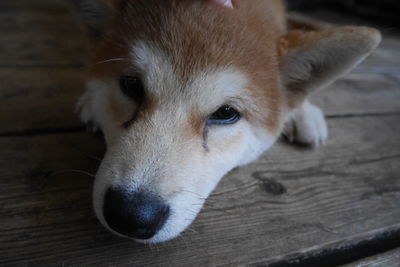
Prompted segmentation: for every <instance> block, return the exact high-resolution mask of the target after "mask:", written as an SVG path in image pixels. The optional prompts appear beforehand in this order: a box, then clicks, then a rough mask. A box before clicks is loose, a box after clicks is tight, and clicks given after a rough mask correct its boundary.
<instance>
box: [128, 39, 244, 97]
mask: <svg viewBox="0 0 400 267" xmlns="http://www.w3.org/2000/svg"><path fill="white" fill-rule="evenodd" d="M131 57H132V62H133V65H134V69H136V70H138V71H139V72H140V75H142V77H143V78H144V80H145V83H146V84H147V88H146V90H148V91H149V93H150V94H152V95H154V96H157V97H159V98H170V97H172V98H174V97H180V98H182V97H183V98H184V99H183V100H185V102H188V103H190V102H193V101H191V100H195V101H196V102H203V103H207V104H210V105H217V104H221V103H220V102H223V101H228V100H229V99H232V98H239V97H241V96H243V95H244V94H245V93H246V86H247V85H248V83H249V79H248V77H247V76H246V74H245V73H244V72H242V71H240V70H239V69H238V68H236V67H234V66H232V65H226V66H219V67H216V66H203V68H201V69H196V70H192V71H191V70H190V68H191V66H190V65H189V66H187V70H186V71H187V73H186V74H185V76H183V75H182V73H179V72H177V68H176V65H175V64H174V62H172V61H171V59H170V57H168V55H167V53H166V52H165V51H163V50H162V49H161V48H159V47H157V46H156V45H155V44H151V43H148V42H145V41H137V42H136V43H135V44H134V45H133V46H132V49H131ZM214 100H215V101H216V102H217V103H213V101H214Z"/></svg>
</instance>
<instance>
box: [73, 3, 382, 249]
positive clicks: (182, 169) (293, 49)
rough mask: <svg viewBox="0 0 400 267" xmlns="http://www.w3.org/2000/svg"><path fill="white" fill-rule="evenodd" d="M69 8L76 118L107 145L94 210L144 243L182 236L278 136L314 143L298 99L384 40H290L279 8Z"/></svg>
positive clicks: (359, 35) (357, 32)
mask: <svg viewBox="0 0 400 267" xmlns="http://www.w3.org/2000/svg"><path fill="white" fill-rule="evenodd" d="M71 1H75V2H76V4H77V5H78V6H80V10H81V14H82V17H83V21H84V22H85V23H86V25H87V26H88V29H89V34H90V35H91V51H92V52H93V56H92V57H91V63H90V65H89V72H88V80H87V89H86V92H85V93H84V95H83V96H82V97H81V99H80V101H79V103H78V107H79V110H80V114H81V119H82V121H83V122H85V123H92V124H93V125H94V126H95V127H98V128H99V129H101V131H102V132H103V133H104V136H105V139H106V143H107V152H106V155H105V157H104V159H103V161H102V164H101V166H100V168H99V170H98V173H97V175H96V179H95V183H94V191H93V203H94V209H95V212H96V215H97V217H98V219H99V220H100V222H101V223H102V224H103V225H104V226H105V227H106V228H108V229H109V230H110V231H112V232H113V233H115V234H118V235H120V236H124V237H129V238H132V239H134V240H137V241H139V242H145V243H156V242H162V241H166V240H169V239H172V238H174V237H176V236H177V235H179V234H180V233H181V232H182V231H184V230H185V228H187V227H188V225H189V224H190V223H191V222H192V221H193V220H194V219H195V217H196V215H197V213H198V212H199V211H200V209H201V207H202V205H203V203H204V201H205V199H206V198H207V196H208V195H209V194H210V193H211V192H212V191H213V189H214V188H215V187H216V185H217V183H218V182H219V180H220V179H221V178H222V177H223V176H224V175H225V174H226V173H227V172H228V171H230V170H232V169H233V168H235V167H238V166H242V165H245V164H248V163H249V162H251V161H253V160H255V159H257V157H258V156H260V154H261V153H263V152H264V151H265V150H267V149H268V148H269V147H270V146H271V145H273V144H274V142H275V141H276V140H277V139H278V138H279V136H281V135H282V134H284V135H286V136H287V137H288V139H289V140H290V141H292V142H300V143H304V144H308V145H311V146H318V145H320V144H323V143H324V142H325V141H326V139H327V136H328V131H327V125H326V122H325V119H324V116H323V114H322V112H321V110H320V109H319V108H317V107H316V106H314V105H313V104H311V103H310V102H308V101H307V97H308V96H309V94H311V93H312V92H314V91H316V90H318V89H321V88H323V87H325V86H326V85H328V84H329V83H331V82H333V81H334V80H335V79H336V78H338V77H339V76H340V75H341V74H343V73H345V72H347V71H349V70H350V69H351V68H353V67H354V66H355V65H357V64H358V63H359V62H361V61H362V60H363V59H364V58H365V57H366V56H367V55H368V54H369V53H370V52H371V51H372V50H373V49H375V48H376V47H377V45H378V43H379V42H380V39H381V37H380V34H379V32H378V31H376V30H374V29H371V28H367V27H341V28H331V29H325V30H320V31H301V30H289V29H288V27H287V25H286V24H287V23H286V13H285V7H284V4H283V2H282V1H280V0H208V1H206V0H71Z"/></svg>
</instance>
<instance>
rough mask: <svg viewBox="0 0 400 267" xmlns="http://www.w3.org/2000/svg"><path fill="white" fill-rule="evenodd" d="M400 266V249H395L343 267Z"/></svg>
mask: <svg viewBox="0 0 400 267" xmlns="http://www.w3.org/2000/svg"><path fill="white" fill-rule="evenodd" d="M398 266H400V249H394V250H391V251H388V252H386V253H382V254H379V255H376V256H373V257H369V258H367V259H363V260H360V261H358V262H354V263H351V264H347V265H344V266H343V267H398Z"/></svg>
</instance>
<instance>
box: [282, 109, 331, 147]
mask: <svg viewBox="0 0 400 267" xmlns="http://www.w3.org/2000/svg"><path fill="white" fill-rule="evenodd" d="M283 135H284V136H286V138H287V139H288V140H289V141H290V142H293V143H300V144H305V145H309V146H312V147H317V146H319V145H323V144H325V143H326V140H327V139H328V126H327V124H326V121H325V117H324V114H323V113H322V111H321V110H320V109H319V108H318V107H316V106H314V105H312V104H310V103H309V102H307V101H306V102H304V104H303V106H302V107H301V108H300V109H298V110H296V111H295V112H294V113H293V114H292V115H291V117H290V118H289V120H288V121H287V122H286V124H285V127H284V130H283Z"/></svg>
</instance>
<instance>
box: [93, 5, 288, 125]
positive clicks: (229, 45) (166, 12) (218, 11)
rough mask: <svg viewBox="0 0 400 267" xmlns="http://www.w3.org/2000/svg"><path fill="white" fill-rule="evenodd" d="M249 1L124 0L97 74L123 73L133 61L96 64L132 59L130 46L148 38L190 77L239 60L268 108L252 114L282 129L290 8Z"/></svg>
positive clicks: (261, 103)
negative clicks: (282, 59)
mask: <svg viewBox="0 0 400 267" xmlns="http://www.w3.org/2000/svg"><path fill="white" fill-rule="evenodd" d="M246 2H247V0H241V1H235V2H234V4H235V9H234V10H229V9H227V8H222V7H217V8H216V7H215V6H213V5H212V4H206V3H204V2H203V1H200V0H197V1H189V0H181V1H178V0H175V1H160V0H133V1H132V0H131V1H123V2H121V4H120V6H119V9H120V10H119V11H118V12H117V17H116V18H115V20H114V22H113V24H112V25H111V26H110V28H109V29H110V30H109V33H108V34H106V38H105V40H104V41H103V43H102V44H101V45H100V47H99V48H98V49H97V51H96V56H95V57H94V58H93V60H92V61H93V67H92V71H91V74H92V75H93V76H95V77H104V76H106V77H118V75H120V74H121V72H122V71H123V70H124V68H126V66H127V65H129V63H131V62H128V61H115V62H108V63H103V64H96V63H97V62H101V61H104V60H108V59H113V58H129V46H130V45H131V44H132V43H133V42H134V41H135V40H143V39H144V40H147V41H150V42H154V43H156V44H157V45H158V46H159V47H160V48H161V49H162V50H163V51H164V52H165V53H167V55H168V56H169V58H170V60H171V61H172V64H173V65H174V67H175V68H176V73H177V74H178V75H179V77H180V78H181V79H182V81H184V82H185V81H190V79H191V78H192V77H194V76H195V75H196V73H200V72H202V71H204V70H209V69H210V67H211V68H212V67H213V68H219V67H225V66H230V65H233V66H235V67H237V68H238V69H240V70H242V71H244V72H245V73H246V74H248V75H250V76H251V77H250V78H251V81H252V86H251V87H252V88H249V90H250V94H251V95H252V96H254V99H257V100H258V102H259V103H256V104H257V106H258V107H262V108H263V109H265V111H261V110H256V111H255V112H253V113H254V116H251V118H256V120H257V121H258V122H259V123H260V124H262V125H266V126H267V127H268V128H269V130H271V131H276V130H278V126H279V123H278V122H279V120H280V112H281V111H280V106H281V104H282V101H283V100H282V92H281V88H280V84H279V80H278V77H279V73H278V68H277V66H278V57H277V53H276V51H277V48H276V43H277V40H278V38H279V36H280V35H281V34H282V33H283V31H284V28H285V26H284V24H283V23H282V21H283V10H284V8H283V5H282V4H281V2H280V1H271V3H273V4H274V5H271V3H267V2H268V1H261V0H257V1H255V2H257V3H255V5H248V4H246ZM281 14H282V15H281ZM116 44H118V45H117V46H116ZM266 111H269V112H266ZM263 114H269V115H268V116H267V117H266V116H265V115H263Z"/></svg>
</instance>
